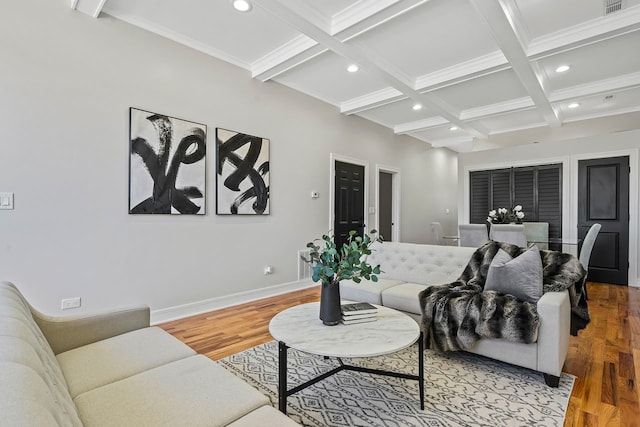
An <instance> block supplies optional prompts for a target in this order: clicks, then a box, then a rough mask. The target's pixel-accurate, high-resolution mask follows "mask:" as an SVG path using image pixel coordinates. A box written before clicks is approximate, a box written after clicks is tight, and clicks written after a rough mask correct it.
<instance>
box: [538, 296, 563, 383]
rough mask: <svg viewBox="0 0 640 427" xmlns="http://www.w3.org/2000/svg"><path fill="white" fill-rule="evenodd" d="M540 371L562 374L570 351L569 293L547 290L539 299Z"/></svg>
mask: <svg viewBox="0 0 640 427" xmlns="http://www.w3.org/2000/svg"><path fill="white" fill-rule="evenodd" d="M537 309H538V315H539V316H540V327H539V329H538V371H541V372H544V373H547V374H550V375H555V376H560V374H561V373H562V367H563V365H564V361H565V359H566V358H567V352H568V351H569V329H570V322H571V304H570V302H569V293H568V292H567V291H562V292H547V293H545V294H544V295H542V298H540V300H539V301H538V306H537Z"/></svg>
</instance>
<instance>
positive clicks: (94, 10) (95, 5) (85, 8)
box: [71, 0, 107, 18]
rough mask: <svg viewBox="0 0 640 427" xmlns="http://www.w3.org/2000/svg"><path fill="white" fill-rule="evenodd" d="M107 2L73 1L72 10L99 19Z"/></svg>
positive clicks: (104, 0) (91, 0) (98, 0)
mask: <svg viewBox="0 0 640 427" xmlns="http://www.w3.org/2000/svg"><path fill="white" fill-rule="evenodd" d="M106 1H107V0H71V9H73V10H77V11H78V12H82V13H85V14H87V15H89V16H92V17H94V18H97V17H98V15H100V12H102V8H103V7H104V3H105V2H106Z"/></svg>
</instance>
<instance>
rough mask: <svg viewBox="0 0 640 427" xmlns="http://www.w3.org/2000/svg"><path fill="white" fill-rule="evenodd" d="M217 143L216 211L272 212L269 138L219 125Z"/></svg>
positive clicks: (238, 212)
mask: <svg viewBox="0 0 640 427" xmlns="http://www.w3.org/2000/svg"><path fill="white" fill-rule="evenodd" d="M216 147H217V151H218V158H217V160H218V161H217V173H216V183H217V189H218V191H217V198H216V213H218V214H220V215H268V214H269V140H268V139H265V138H260V137H259V136H252V135H247V134H245V133H238V132H234V131H230V130H226V129H221V128H217V129H216Z"/></svg>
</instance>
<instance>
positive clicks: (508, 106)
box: [460, 96, 535, 120]
mask: <svg viewBox="0 0 640 427" xmlns="http://www.w3.org/2000/svg"><path fill="white" fill-rule="evenodd" d="M534 107H535V104H534V103H533V100H532V99H531V98H530V97H528V96H525V97H522V98H517V99H511V100H509V101H504V102H498V103H495V104H491V105H483V106H482V107H476V108H469V109H467V110H464V111H463V112H462V114H460V118H461V119H462V120H478V119H484V118H486V117H491V116H497V115H500V114H505V113H512V112H516V111H522V110H528V109H530V108H534Z"/></svg>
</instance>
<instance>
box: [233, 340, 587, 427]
mask: <svg viewBox="0 0 640 427" xmlns="http://www.w3.org/2000/svg"><path fill="white" fill-rule="evenodd" d="M345 362H348V363H350V364H358V365H361V366H367V367H371V368H376V369H385V370H392V371H398V372H405V373H410V374H415V373H416V370H417V367H418V359H417V346H412V347H410V348H408V349H406V350H403V351H400V352H398V353H395V354H392V355H387V356H380V357H375V358H367V359H350V360H348V361H347V360H345ZM220 363H221V364H222V365H223V366H224V367H225V368H227V369H228V370H230V371H231V372H233V373H234V374H236V375H237V376H239V377H241V378H243V379H244V380H246V381H247V382H249V383H250V384H251V385H253V386H254V387H256V388H257V389H258V390H260V391H261V392H262V393H264V394H266V395H267V396H269V398H270V399H271V402H272V404H273V406H275V407H277V387H278V351H277V343H276V342H275V341H271V342H269V343H267V344H263V345H260V346H257V347H254V348H252V349H249V350H247V351H243V352H242V353H238V354H235V355H233V356H230V357H227V358H225V359H223V360H221V361H220ZM336 366H337V362H336V361H335V360H334V359H328V360H325V359H324V358H323V357H320V356H313V355H309V354H306V353H302V352H298V351H296V350H292V349H289V353H288V382H289V384H288V386H289V389H291V388H292V387H295V386H296V385H298V384H301V383H303V382H305V381H307V380H309V379H311V378H313V377H316V376H318V375H320V374H321V373H323V372H326V371H328V370H330V369H332V368H334V367H336ZM574 380H575V378H574V377H573V376H571V375H567V374H563V375H562V377H561V379H560V387H559V388H551V387H548V386H547V385H546V384H545V382H544V379H543V376H542V374H540V373H538V372H535V371H531V370H529V369H525V368H520V367H516V366H512V365H509V364H506V363H502V362H497V361H495V360H491V359H487V358H484V357H481V356H476V355H473V354H470V353H462V352H453V353H449V354H447V355H446V356H443V355H440V354H438V353H436V352H433V351H430V350H426V351H425V409H424V411H423V410H421V409H420V402H419V393H418V384H417V381H411V380H404V379H400V378H392V377H386V376H381V375H370V374H365V373H360V372H353V371H342V372H339V373H338V374H336V375H333V376H331V377H329V378H327V379H325V380H323V381H320V382H319V383H316V384H314V385H313V386H311V387H309V388H307V389H304V390H302V391H300V392H298V393H296V394H294V395H292V396H290V397H289V398H288V399H287V413H288V415H289V416H290V417H291V418H293V419H294V420H295V421H297V422H299V423H301V424H303V425H306V426H395V427H400V426H403V427H404V426H446V427H455V426H492V427H497V426H562V425H563V421H564V418H565V413H566V409H567V406H568V403H569V396H570V395H571V389H572V388H573V383H574Z"/></svg>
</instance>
